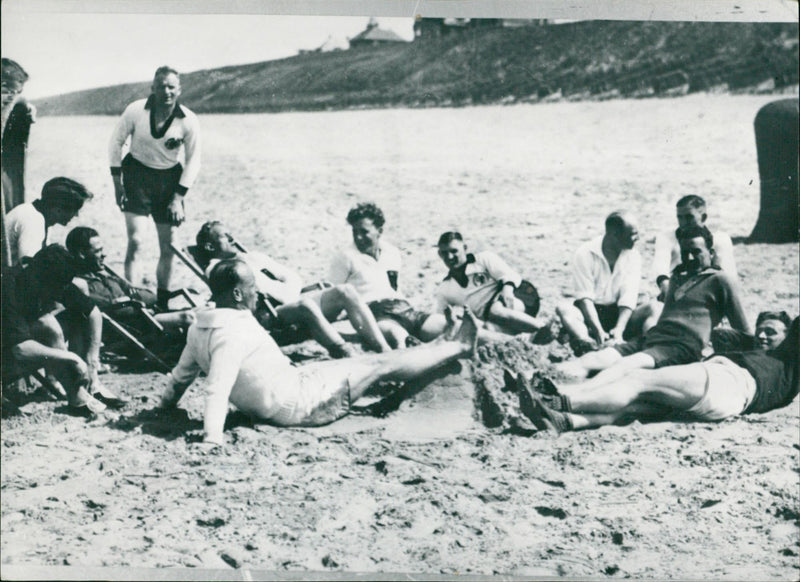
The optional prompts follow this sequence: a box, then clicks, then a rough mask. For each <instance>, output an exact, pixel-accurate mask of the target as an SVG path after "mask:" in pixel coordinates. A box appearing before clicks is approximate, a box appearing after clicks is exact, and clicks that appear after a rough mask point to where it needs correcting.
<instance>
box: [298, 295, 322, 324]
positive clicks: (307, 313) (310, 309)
mask: <svg viewBox="0 0 800 582" xmlns="http://www.w3.org/2000/svg"><path fill="white" fill-rule="evenodd" d="M297 310H298V312H299V313H300V314H301V316H302V317H305V318H315V319H316V318H319V317H321V316H322V312H321V311H320V309H319V306H318V305H317V303H316V302H315V301H314V300H313V299H309V298H308V297H301V298H300V300H299V301H298V302H297Z"/></svg>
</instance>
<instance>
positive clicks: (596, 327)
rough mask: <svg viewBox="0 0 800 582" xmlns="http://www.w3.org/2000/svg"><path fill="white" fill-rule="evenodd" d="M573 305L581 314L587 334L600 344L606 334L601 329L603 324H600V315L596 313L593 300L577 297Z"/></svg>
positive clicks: (606, 337) (604, 339)
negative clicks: (587, 330)
mask: <svg viewBox="0 0 800 582" xmlns="http://www.w3.org/2000/svg"><path fill="white" fill-rule="evenodd" d="M575 305H576V306H577V308H578V309H580V311H581V313H582V314H583V320H584V321H585V322H586V327H587V328H588V329H589V335H591V336H592V337H593V338H594V339H595V340H596V341H597V343H598V344H602V343H603V342H604V341H606V340H607V339H608V334H607V333H606V332H605V330H604V329H603V326H602V325H600V317H598V315H597V308H596V307H595V305H594V301H592V300H591V299H588V298H586V297H584V298H583V299H578V300H577V301H576V302H575Z"/></svg>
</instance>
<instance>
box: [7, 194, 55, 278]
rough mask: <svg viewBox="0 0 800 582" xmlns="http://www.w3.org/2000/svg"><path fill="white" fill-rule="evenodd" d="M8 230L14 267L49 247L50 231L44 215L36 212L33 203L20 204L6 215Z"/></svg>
mask: <svg viewBox="0 0 800 582" xmlns="http://www.w3.org/2000/svg"><path fill="white" fill-rule="evenodd" d="M6 229H7V232H8V249H9V251H11V264H12V265H16V264H17V263H19V262H20V261H21V260H22V259H24V258H26V257H27V258H30V257H32V256H33V255H35V254H36V253H38V252H39V251H40V250H42V248H44V247H45V246H46V245H47V242H48V241H47V235H48V229H47V225H46V224H45V220H44V214H42V213H41V212H39V211H38V210H36V207H35V206H34V205H33V203H31V202H26V203H25V204H20V205H19V206H17V207H16V208H14V209H13V210H11V212H9V213H8V214H6Z"/></svg>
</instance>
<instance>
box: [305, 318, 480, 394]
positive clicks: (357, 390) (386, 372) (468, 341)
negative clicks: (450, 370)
mask: <svg viewBox="0 0 800 582" xmlns="http://www.w3.org/2000/svg"><path fill="white" fill-rule="evenodd" d="M449 331H450V330H449V328H448V329H446V330H445V335H447V334H448V332H449ZM451 335H452V334H451ZM477 335H478V321H477V320H476V319H475V317H474V316H473V315H472V313H469V312H467V313H465V315H464V318H463V320H462V324H461V327H460V329H459V330H458V332H457V333H455V335H454V337H453V338H452V339H444V338H442V339H440V340H437V341H435V342H431V343H429V344H426V345H424V346H417V347H413V348H408V349H405V350H397V351H393V352H389V353H385V354H370V355H366V356H358V357H355V358H348V359H347V360H346V361H343V362H336V361H333V362H318V363H313V364H308V366H315V367H320V368H322V367H325V368H326V370H327V371H330V370H331V368H332V367H334V366H336V367H337V368H335V369H337V370H341V374H342V377H343V378H347V380H348V381H349V382H350V397H351V401H352V402H354V401H355V400H357V399H358V398H360V397H361V395H363V394H364V392H365V391H366V390H367V389H368V388H369V387H370V386H372V385H373V384H375V383H377V382H385V381H395V382H406V381H408V380H412V379H414V378H416V377H418V376H421V375H423V374H425V373H428V372H430V371H432V370H434V369H436V368H438V367H439V366H442V365H443V364H446V363H448V362H451V361H453V360H456V359H458V358H464V357H468V356H471V355H472V354H473V353H474V351H475V346H476V342H477Z"/></svg>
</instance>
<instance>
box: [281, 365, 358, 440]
mask: <svg viewBox="0 0 800 582" xmlns="http://www.w3.org/2000/svg"><path fill="white" fill-rule="evenodd" d="M287 392H289V394H290V395H289V396H287V397H286V398H283V399H282V400H283V401H282V402H281V404H280V408H279V409H278V412H277V413H275V414H274V415H272V416H270V418H269V419H268V421H269V422H270V423H272V424H276V425H278V426H322V425H325V424H330V423H331V422H333V421H334V420H338V419H340V418H342V417H343V416H346V415H347V414H348V413H349V412H350V382H349V379H348V378H347V376H346V374H343V373H342V371H341V369H339V370H336V369H333V368H327V369H326V368H325V367H322V368H320V367H318V366H314V365H313V364H311V365H307V366H302V367H299V368H297V382H296V384H295V386H293V387H292V388H291V389H290V390H288V391H287Z"/></svg>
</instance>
